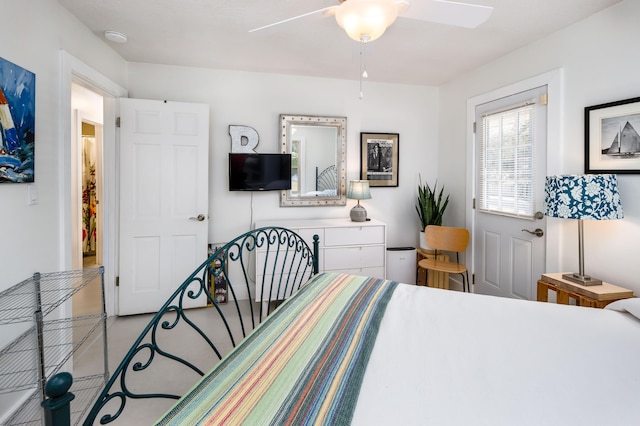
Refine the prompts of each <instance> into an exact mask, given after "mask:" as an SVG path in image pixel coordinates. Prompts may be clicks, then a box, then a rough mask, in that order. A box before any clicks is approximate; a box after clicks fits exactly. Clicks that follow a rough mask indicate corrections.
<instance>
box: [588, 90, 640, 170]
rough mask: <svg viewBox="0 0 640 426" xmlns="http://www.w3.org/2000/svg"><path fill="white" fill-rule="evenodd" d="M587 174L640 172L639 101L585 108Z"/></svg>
mask: <svg viewBox="0 0 640 426" xmlns="http://www.w3.org/2000/svg"><path fill="white" fill-rule="evenodd" d="M584 122H585V128H584V134H585V146H584V157H585V159H584V164H585V165H584V169H585V173H640V135H639V134H638V132H640V98H631V99H625V100H622V101H616V102H610V103H606V104H600V105H593V106H589V107H586V108H585V109H584Z"/></svg>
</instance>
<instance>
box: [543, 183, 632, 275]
mask: <svg viewBox="0 0 640 426" xmlns="http://www.w3.org/2000/svg"><path fill="white" fill-rule="evenodd" d="M544 192H545V194H544V203H545V211H544V214H546V215H547V216H550V217H559V218H564V219H578V266H579V268H580V269H579V272H574V273H570V274H564V275H563V276H562V278H564V279H566V280H569V281H572V282H575V283H578V284H580V285H585V286H590V285H599V284H602V281H601V280H597V279H593V278H591V277H590V276H589V275H585V273H584V230H583V224H582V221H583V220H588V219H593V220H607V219H622V218H623V217H624V213H623V212H622V203H621V202H620V194H619V193H618V179H617V178H616V175H566V176H547V181H546V183H545V187H544Z"/></svg>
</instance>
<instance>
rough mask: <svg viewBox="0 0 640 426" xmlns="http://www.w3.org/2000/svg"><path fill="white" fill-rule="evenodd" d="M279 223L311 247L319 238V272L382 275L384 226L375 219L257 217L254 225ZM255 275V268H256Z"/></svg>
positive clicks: (383, 265) (384, 268) (385, 228)
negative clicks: (359, 220) (275, 218)
mask: <svg viewBox="0 0 640 426" xmlns="http://www.w3.org/2000/svg"><path fill="white" fill-rule="evenodd" d="M263 226H281V227H283V228H288V229H291V230H292V231H294V232H296V233H297V234H299V235H300V236H301V237H302V238H303V239H304V240H305V241H306V243H307V244H308V245H309V247H311V248H313V236H314V235H318V236H319V237H320V253H319V268H320V272H347V273H350V274H356V275H366V276H374V277H380V278H385V276H386V265H385V258H386V245H387V226H386V225H385V224H384V223H383V222H380V221H378V220H374V219H372V220H370V221H366V222H352V221H351V220H350V219H349V218H345V219H297V220H296V219H292V220H261V221H257V222H256V223H255V227H256V228H261V227H263ZM256 275H258V271H256Z"/></svg>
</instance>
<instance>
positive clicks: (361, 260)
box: [324, 245, 385, 271]
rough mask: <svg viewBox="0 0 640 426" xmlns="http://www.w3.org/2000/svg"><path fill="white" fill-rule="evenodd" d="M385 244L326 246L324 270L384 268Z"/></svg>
mask: <svg viewBox="0 0 640 426" xmlns="http://www.w3.org/2000/svg"><path fill="white" fill-rule="evenodd" d="M384 256H385V250H384V245H375V246H360V247H335V248H331V247H325V248H324V270H325V271H343V270H348V269H352V268H371V267H383V268H384V260H385V259H384Z"/></svg>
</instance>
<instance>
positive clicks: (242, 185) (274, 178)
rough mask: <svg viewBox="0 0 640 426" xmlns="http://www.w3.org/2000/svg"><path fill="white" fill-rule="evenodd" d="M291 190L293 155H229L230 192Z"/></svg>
mask: <svg viewBox="0 0 640 426" xmlns="http://www.w3.org/2000/svg"><path fill="white" fill-rule="evenodd" d="M286 189H291V154H245V153H229V191H281V190H286Z"/></svg>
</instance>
